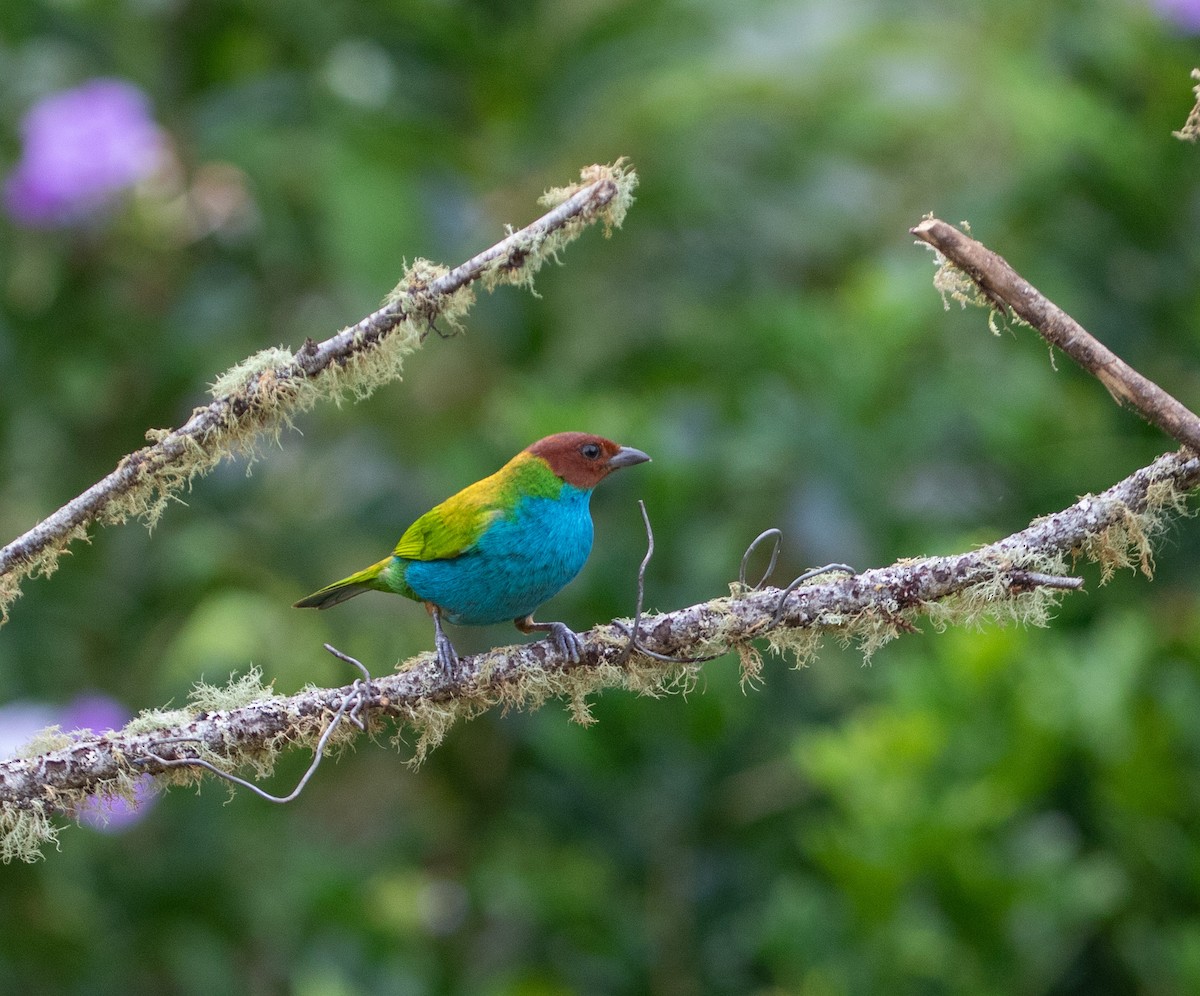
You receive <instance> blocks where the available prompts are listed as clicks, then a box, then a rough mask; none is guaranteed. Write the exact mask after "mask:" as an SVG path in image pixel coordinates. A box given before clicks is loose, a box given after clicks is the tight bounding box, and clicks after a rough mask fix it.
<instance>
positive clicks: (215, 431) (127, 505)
mask: <svg viewBox="0 0 1200 996" xmlns="http://www.w3.org/2000/svg"><path fill="white" fill-rule="evenodd" d="M582 180H583V182H581V183H580V184H576V185H574V186H572V187H566V188H558V189H555V190H551V191H549V192H548V193H547V194H546V195H545V197H543V199H542V200H543V203H546V204H550V205H553V206H552V207H551V210H549V211H547V212H546V213H545V214H544V215H542V216H541V217H540V218H538V219H537V220H536V221H534V222H532V223H531V224H529V225H527V226H526V227H525V228H522V229H520V230H519V231H516V232H512V233H511V234H510V235H509V236H508V237H507V238H505V239H503V240H501V241H500V242H498V243H496V245H494V246H492V247H491V248H490V249H485V250H484V251H483V252H481V253H479V254H478V255H477V256H474V257H472V258H471V259H469V260H467V261H466V262H465V263H462V264H460V265H459V266H456V267H455V268H454V269H452V270H447V269H446V268H445V267H440V266H436V265H434V264H432V263H429V262H428V261H426V260H417V261H416V263H414V265H413V266H412V267H411V268H409V270H408V272H407V273H406V274H405V276H404V278H403V279H402V280H401V282H400V284H399V285H398V286H397V287H396V289H395V290H394V291H393V292H392V293H391V294H390V295H389V296H388V299H387V301H386V302H385V303H384V305H383V307H381V308H380V309H379V310H378V311H375V312H374V313H372V314H370V315H368V316H367V317H365V318H363V319H362V320H361V321H360V322H358V323H357V324H355V325H352V326H350V327H349V328H346V329H343V330H342V331H340V332H338V333H337V334H336V335H332V336H330V337H329V338H328V339H326V340H325V341H324V342H320V343H318V342H314V341H313V340H311V339H310V340H308V341H307V342H305V343H304V345H303V346H302V347H301V348H300V350H299V351H298V352H297V353H295V354H293V353H291V352H290V351H288V350H286V349H268V350H264V351H263V352H261V353H259V354H257V355H256V356H253V357H250V359H248V360H246V361H245V362H244V363H241V364H238V365H237V366H236V367H234V368H232V369H231V370H229V371H228V372H227V373H225V374H223V375H222V376H221V377H219V378H218V379H217V381H216V383H215V384H214V385H213V394H214V400H213V401H211V402H210V403H209V404H207V405H205V406H203V407H201V408H197V409H195V410H194V411H193V412H192V416H191V418H189V419H188V420H187V421H186V422H185V423H184V424H183V425H181V426H180V427H179V428H177V429H174V430H171V431H161V430H152V431H151V432H150V433H148V434H147V435H148V436H149V437H150V438H151V439H152V440H153V441H152V443H151V445H149V446H146V447H144V448H142V449H140V450H138V451H137V452H135V453H131V454H129V455H128V456H126V457H125V458H124V459H122V460H121V461H120V463H119V464H118V465H117V467H116V469H115V470H114V471H113V472H112V473H111V474H109V475H108V476H107V477H105V478H103V479H102V480H100V481H98V482H97V483H95V484H93V485H92V486H91V487H90V488H88V489H87V490H86V491H84V492H83V493H82V494H80V495H79V496H78V497H76V498H73V499H72V500H71V501H69V502H67V503H66V504H65V505H63V506H62V508H60V509H58V511H56V512H54V513H53V514H51V515H50V516H48V517H47V518H45V519H43V520H42V521H41V522H39V523H38V524H37V525H35V526H34V527H33V528H32V529H30V530H29V531H28V532H26V533H25V534H23V535H22V536H19V537H17V538H16V539H15V540H13V541H12V542H11V543H9V544H8V545H7V546H5V547H3V548H2V549H0V623H2V622H3V621H5V619H6V617H7V606H8V605H9V603H11V602H12V601H13V599H15V598H16V597H17V596H18V594H19V593H20V589H19V584H20V581H21V579H22V578H24V577H26V576H29V575H36V574H49V573H51V572H52V571H53V570H54V568H55V565H56V561H57V558H58V556H59V554H60V553H62V551H63V550H65V549H66V547H67V546H68V545H69V544H70V543H71V541H72V540H75V539H80V538H82V537H84V536H86V535H87V530H88V528H89V527H90V526H91V525H93V524H95V523H100V524H113V523H117V522H123V521H125V520H126V519H128V518H129V517H131V516H142V517H144V518H146V519H147V520H148V521H149V522H151V523H153V522H154V521H155V520H156V519H157V517H158V516H159V515H160V514H161V512H162V510H163V508H164V507H165V505H166V503H167V501H168V499H169V498H170V497H171V496H172V495H174V494H176V493H177V492H178V491H179V490H180V489H181V488H183V487H185V486H186V485H187V484H188V483H189V482H190V481H191V480H192V479H193V478H194V477H196V476H197V475H199V474H204V473H206V472H207V471H209V470H210V469H212V468H213V467H214V466H215V465H216V464H218V463H219V462H220V461H221V460H222V459H223V458H225V457H229V456H234V455H237V454H239V453H244V452H247V451H251V450H253V448H254V446H255V444H256V443H257V442H258V441H259V440H260V439H261V438H262V437H263V436H264V435H272V434H277V433H278V432H279V431H280V429H281V428H282V427H283V426H284V425H286V424H288V422H289V421H290V420H291V418H293V417H294V416H295V415H297V414H299V413H300V412H303V411H306V410H308V409H310V408H312V407H313V406H314V405H315V404H316V403H317V402H318V401H320V400H322V399H323V398H335V397H339V396H341V395H342V394H343V393H344V392H346V391H351V392H353V393H354V394H356V395H357V396H359V397H364V396H366V395H367V394H369V393H370V392H371V391H372V390H373V389H374V388H376V387H378V386H379V385H380V384H383V383H386V382H387V381H389V380H393V379H395V378H396V377H398V376H399V374H400V367H401V361H402V359H403V357H404V356H406V355H407V354H408V353H411V352H412V351H414V350H415V349H417V348H419V347H420V346H421V344H422V343H423V342H424V340H425V338H426V336H427V335H428V332H429V330H430V329H431V328H435V327H436V326H435V325H434V323H435V321H436V320H437V319H439V318H442V319H444V320H445V321H446V322H447V323H448V324H449V325H451V326H453V327H457V325H458V322H459V320H460V319H461V318H462V317H463V316H464V315H465V314H466V312H467V311H468V310H469V308H470V306H471V304H472V303H473V301H474V296H473V291H472V285H473V284H474V283H475V282H476V281H482V282H483V285H484V287H485V288H487V289H488V290H491V289H493V288H494V287H495V286H497V285H499V284H501V283H511V284H518V285H529V284H530V283H531V282H532V280H533V277H534V274H535V273H536V272H537V270H538V269H539V267H540V266H541V265H542V263H544V262H545V261H546V260H547V259H548V258H551V257H553V256H554V254H555V253H556V252H558V251H559V250H560V249H562V248H563V247H564V246H565V245H566V244H567V243H568V242H569V241H571V240H572V239H574V238H575V237H576V236H577V235H578V234H579V233H580V232H582V231H583V229H584V228H586V227H587V226H588V225H590V224H592V223H594V222H596V221H602V222H603V223H604V225H605V227H606V230H611V229H612V228H613V227H615V226H619V225H620V224H621V222H622V220H623V219H624V216H625V212H626V210H627V209H628V207H629V205H630V203H632V199H633V198H632V192H633V189H634V188H635V186H636V185H637V175H636V174H635V173H634V172H633V171H632V170H631V169H628V168H627V167H626V165H625V163H624V161H623V160H618V161H617V162H616V163H615V164H613V165H612V166H591V167H588V168H587V169H585V170H584V171H583V173H582Z"/></svg>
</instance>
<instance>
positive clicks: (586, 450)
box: [579, 443, 600, 460]
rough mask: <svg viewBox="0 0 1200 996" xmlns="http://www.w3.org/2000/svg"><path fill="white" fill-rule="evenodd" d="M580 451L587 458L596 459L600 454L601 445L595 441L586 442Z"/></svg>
mask: <svg viewBox="0 0 1200 996" xmlns="http://www.w3.org/2000/svg"><path fill="white" fill-rule="evenodd" d="M579 452H580V453H582V454H583V456H584V459H585V460H595V459H597V458H599V456H600V447H599V446H597V445H596V444H595V443H584V444H583V445H582V446H581V447H579Z"/></svg>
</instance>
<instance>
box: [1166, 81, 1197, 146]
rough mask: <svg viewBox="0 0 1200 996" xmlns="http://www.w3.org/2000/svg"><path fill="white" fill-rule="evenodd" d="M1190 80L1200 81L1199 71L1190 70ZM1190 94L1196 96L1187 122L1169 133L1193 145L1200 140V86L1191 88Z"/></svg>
mask: <svg viewBox="0 0 1200 996" xmlns="http://www.w3.org/2000/svg"><path fill="white" fill-rule="evenodd" d="M1192 79H1194V80H1200V69H1193V70H1192ZM1192 93H1193V94H1195V96H1196V103H1195V104H1194V105H1193V106H1192V109H1191V110H1190V111H1188V116H1187V120H1186V121H1185V122H1184V123H1183V127H1182V128H1180V129H1179V130H1178V131H1173V132H1171V134H1172V135H1174V136H1175V137H1176V138H1178V139H1181V140H1182V141H1184V142H1192V143H1193V144H1195V142H1196V140H1197V139H1200V84H1197V85H1196V86H1194V87H1192Z"/></svg>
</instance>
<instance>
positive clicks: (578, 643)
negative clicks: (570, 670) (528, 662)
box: [546, 622, 584, 664]
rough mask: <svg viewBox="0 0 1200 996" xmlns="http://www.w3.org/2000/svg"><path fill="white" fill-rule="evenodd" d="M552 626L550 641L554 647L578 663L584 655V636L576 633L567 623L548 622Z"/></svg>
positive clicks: (568, 658) (571, 660) (573, 662)
mask: <svg viewBox="0 0 1200 996" xmlns="http://www.w3.org/2000/svg"><path fill="white" fill-rule="evenodd" d="M546 625H547V626H549V627H550V637H549V638H550V642H551V643H553V644H554V649H555V650H557V651H558V652H559V653H560V654H562V655H563V656H564V657H565V658H566V659H567V660H569V661H570V662H571V663H572V664H578V663H579V659H580V657H581V656H582V655H583V647H584V643H583V637H581V636H580V635H579V634H578V633H576V632H575V631H574V630H573V629H571V627H569V626H568V625H567V624H566V623H560V622H554V623H547V624H546Z"/></svg>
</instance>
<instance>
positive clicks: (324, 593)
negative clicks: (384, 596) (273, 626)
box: [293, 557, 392, 609]
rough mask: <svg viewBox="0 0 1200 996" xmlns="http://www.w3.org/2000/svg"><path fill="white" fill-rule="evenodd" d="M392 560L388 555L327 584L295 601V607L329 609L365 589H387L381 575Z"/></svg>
mask: <svg viewBox="0 0 1200 996" xmlns="http://www.w3.org/2000/svg"><path fill="white" fill-rule="evenodd" d="M391 561H392V558H391V557H388V558H387V559H386V560H381V561H379V563H378V564H372V565H371V566H370V567H368V568H366V569H365V570H361V571H359V572H358V573H357V574H351V575H350V576H349V577H348V578H342V580H341V581H334V582H333V584H327V585H326V586H325V587H324V588H322V589H321V590H320V591H314V592H313V593H312V594H311V595H308V596H306V597H305V598H302V599H300V601H298V602H296V603H295V605H294V606H293V608H297V609H328V608H329V607H330V606H331V605H338V604H340V603H342V602H344V601H346V599H348V598H353V597H354V596H355V595H361V594H362V593H363V592H364V591H381V590H382V591H386V590H387V587H386V585H384V584H382V583H381V582H380V580H379V575H380V574H382V573H383V570H384V568H385V567H387V566H388V564H390V563H391Z"/></svg>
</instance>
